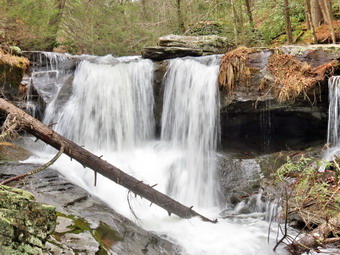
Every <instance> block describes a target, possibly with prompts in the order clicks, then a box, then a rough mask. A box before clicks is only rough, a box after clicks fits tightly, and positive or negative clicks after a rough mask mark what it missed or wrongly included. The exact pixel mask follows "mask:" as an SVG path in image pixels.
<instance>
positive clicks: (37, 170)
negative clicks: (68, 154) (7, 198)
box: [0, 146, 64, 185]
mask: <svg viewBox="0 0 340 255" xmlns="http://www.w3.org/2000/svg"><path fill="white" fill-rule="evenodd" d="M63 153H64V146H61V148H60V150H59V152H58V153H57V154H56V155H55V156H54V157H53V158H52V159H51V160H50V161H48V162H47V163H46V164H44V165H42V166H40V167H38V168H36V169H34V170H33V171H30V172H28V173H24V174H20V175H17V176H14V177H11V178H9V179H6V180H4V181H2V182H0V185H5V184H8V183H10V182H13V181H18V180H21V179H23V178H25V177H27V176H30V175H33V174H36V173H38V172H41V171H42V170H44V169H46V168H48V167H49V166H51V165H53V163H54V162H56V161H57V159H58V158H59V157H60V156H61V154H63Z"/></svg>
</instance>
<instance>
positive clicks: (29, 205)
mask: <svg viewBox="0 0 340 255" xmlns="http://www.w3.org/2000/svg"><path fill="white" fill-rule="evenodd" d="M56 218H57V216H56V211H55V207H54V206H49V205H43V204H40V203H38V202H36V201H35V199H34V197H33V195H32V194H30V193H28V192H26V191H23V190H19V189H15V188H10V187H6V186H0V253H1V254H24V255H26V254H27V255H36V254H42V249H43V248H44V243H45V242H46V240H47V239H48V237H49V235H50V234H52V233H53V232H54V229H55V227H56Z"/></svg>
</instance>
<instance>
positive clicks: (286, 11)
mask: <svg viewBox="0 0 340 255" xmlns="http://www.w3.org/2000/svg"><path fill="white" fill-rule="evenodd" d="M283 3H284V16H285V24H286V34H287V40H288V43H293V36H292V26H291V22H290V14H289V2H288V0H284V2H283Z"/></svg>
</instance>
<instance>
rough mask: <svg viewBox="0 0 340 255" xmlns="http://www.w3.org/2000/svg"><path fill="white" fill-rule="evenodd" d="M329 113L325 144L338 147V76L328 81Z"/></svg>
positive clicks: (339, 130) (339, 106) (339, 90)
mask: <svg viewBox="0 0 340 255" xmlns="http://www.w3.org/2000/svg"><path fill="white" fill-rule="evenodd" d="M328 90H329V96H328V98H329V111H328V130H327V143H329V144H331V145H332V146H337V145H339V135H340V133H339V132H340V129H339V121H340V115H339V114H340V111H339V109H340V100H339V98H340V76H333V77H331V78H329V80H328Z"/></svg>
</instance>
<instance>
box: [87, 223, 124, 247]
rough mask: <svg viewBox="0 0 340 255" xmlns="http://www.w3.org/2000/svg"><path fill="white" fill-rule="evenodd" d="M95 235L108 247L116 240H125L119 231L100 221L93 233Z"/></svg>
mask: <svg viewBox="0 0 340 255" xmlns="http://www.w3.org/2000/svg"><path fill="white" fill-rule="evenodd" d="M93 237H94V238H95V239H96V240H97V241H98V242H99V244H100V245H101V246H103V247H105V248H106V249H110V247H111V246H112V245H113V244H114V243H115V242H118V241H122V240H123V238H122V237H121V236H120V235H119V233H118V232H117V231H115V230H113V229H112V228H110V226H108V225H107V224H106V223H104V222H100V224H99V226H98V227H97V228H96V229H95V231H94V233H93Z"/></svg>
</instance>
